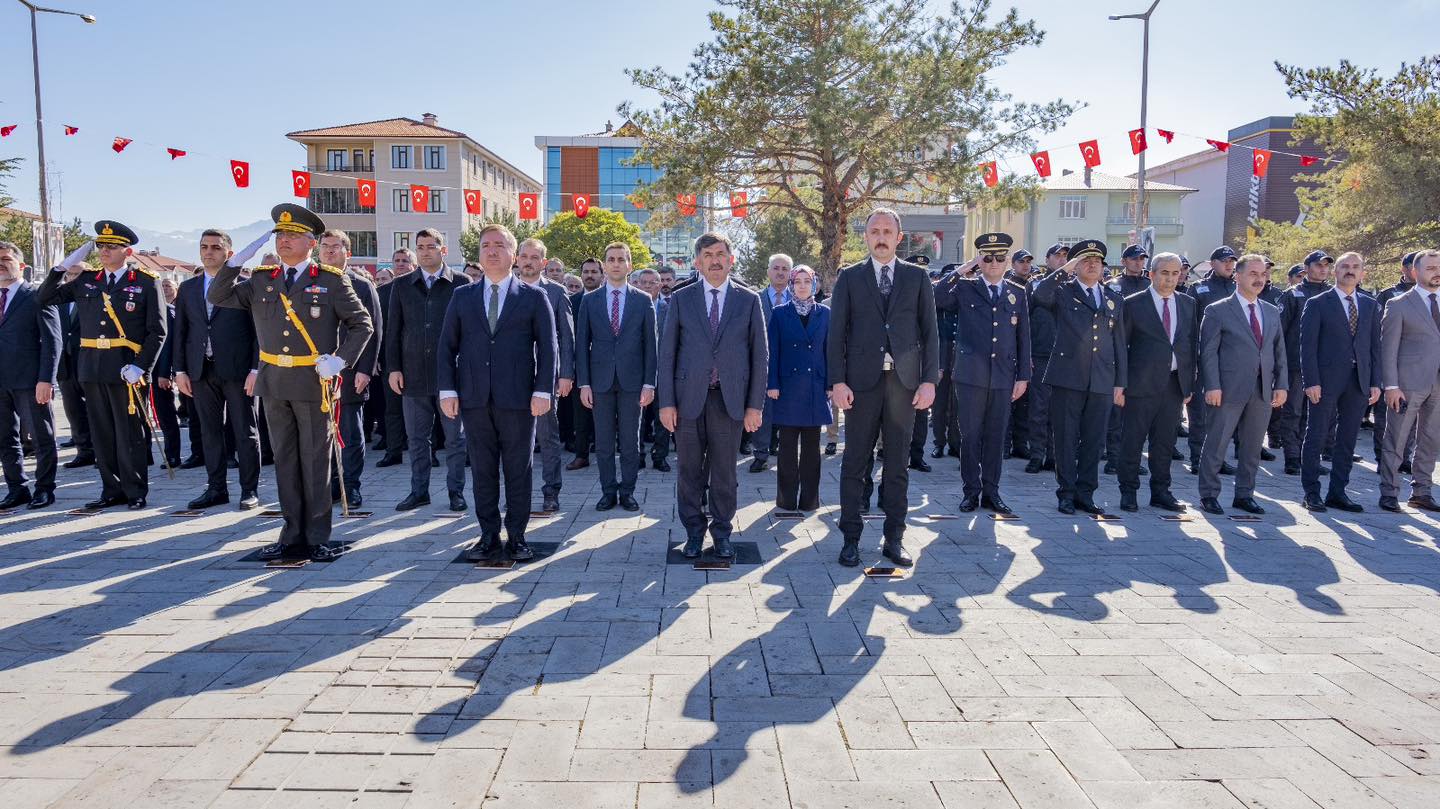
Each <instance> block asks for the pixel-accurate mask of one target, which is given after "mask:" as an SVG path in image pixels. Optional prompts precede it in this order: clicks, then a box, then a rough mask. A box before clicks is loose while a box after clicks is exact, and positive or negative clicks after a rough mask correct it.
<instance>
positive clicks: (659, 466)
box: [650, 458, 670, 472]
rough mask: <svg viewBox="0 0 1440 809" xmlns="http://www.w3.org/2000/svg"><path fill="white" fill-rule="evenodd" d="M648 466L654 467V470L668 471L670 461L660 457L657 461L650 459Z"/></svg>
mask: <svg viewBox="0 0 1440 809" xmlns="http://www.w3.org/2000/svg"><path fill="white" fill-rule="evenodd" d="M650 466H651V467H652V468H654V470H655V471H656V472H669V471H670V462H669V461H667V460H665V459H664V458H661V459H660V460H658V461H656V460H654V459H652V460H651V462H650Z"/></svg>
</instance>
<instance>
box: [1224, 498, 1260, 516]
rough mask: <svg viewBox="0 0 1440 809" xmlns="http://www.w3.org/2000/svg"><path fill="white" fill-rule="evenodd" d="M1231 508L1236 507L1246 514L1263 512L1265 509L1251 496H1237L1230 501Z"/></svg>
mask: <svg viewBox="0 0 1440 809" xmlns="http://www.w3.org/2000/svg"><path fill="white" fill-rule="evenodd" d="M1230 506H1231V508H1238V509H1240V510H1241V511H1243V512H1245V513H1246V514H1264V513H1265V509H1264V508H1263V507H1261V505H1260V504H1259V503H1257V502H1255V498H1253V497H1237V498H1235V499H1234V500H1231V501H1230Z"/></svg>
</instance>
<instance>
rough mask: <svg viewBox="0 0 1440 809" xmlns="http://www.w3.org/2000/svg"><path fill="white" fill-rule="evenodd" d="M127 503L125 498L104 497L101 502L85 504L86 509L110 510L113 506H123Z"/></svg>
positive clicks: (94, 501) (95, 501)
mask: <svg viewBox="0 0 1440 809" xmlns="http://www.w3.org/2000/svg"><path fill="white" fill-rule="evenodd" d="M126 502H127V501H126V500H125V498H124V497H102V498H100V499H99V500H91V501H90V502H88V503H86V504H85V507H86V508H110V507H112V506H123V505H125V503H126Z"/></svg>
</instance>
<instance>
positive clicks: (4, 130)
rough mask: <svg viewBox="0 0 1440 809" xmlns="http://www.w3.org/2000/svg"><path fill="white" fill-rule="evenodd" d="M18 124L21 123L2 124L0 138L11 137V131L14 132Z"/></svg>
mask: <svg viewBox="0 0 1440 809" xmlns="http://www.w3.org/2000/svg"><path fill="white" fill-rule="evenodd" d="M17 126H19V124H11V125H9V126H0V138H8V137H10V133H11V132H14V131H15V127H17Z"/></svg>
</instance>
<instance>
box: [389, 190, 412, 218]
mask: <svg viewBox="0 0 1440 809" xmlns="http://www.w3.org/2000/svg"><path fill="white" fill-rule="evenodd" d="M390 210H391V211H392V212H394V213H409V212H410V189H408V188H396V189H394V190H393V191H391V192H390Z"/></svg>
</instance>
